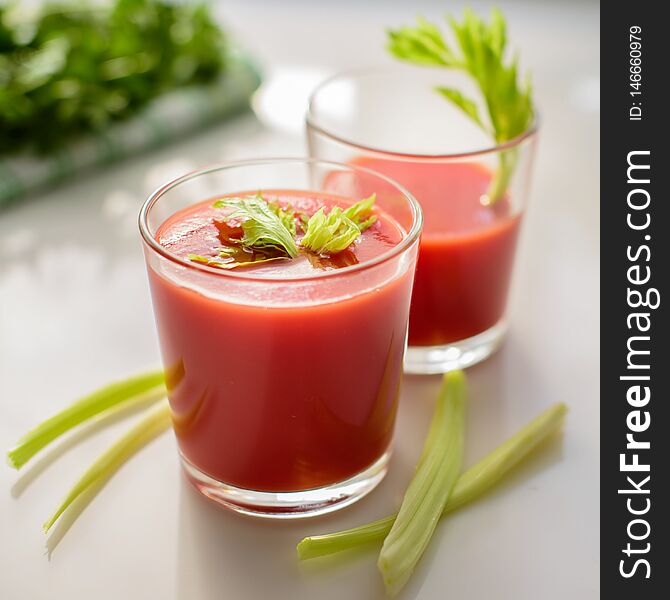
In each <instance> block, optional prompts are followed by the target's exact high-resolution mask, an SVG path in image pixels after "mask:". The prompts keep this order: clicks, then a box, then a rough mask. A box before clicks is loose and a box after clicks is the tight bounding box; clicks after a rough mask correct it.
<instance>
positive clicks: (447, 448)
mask: <svg viewBox="0 0 670 600" xmlns="http://www.w3.org/2000/svg"><path fill="white" fill-rule="evenodd" d="M464 421H465V373H463V371H451V372H449V373H446V374H445V376H444V378H443V383H442V388H441V390H440V395H439V397H438V400H437V405H436V407H435V414H434V415H433V419H432V421H431V425H430V431H429V432H428V437H427V438H426V442H425V445H424V449H423V454H422V456H421V459H420V460H419V464H418V465H417V467H416V472H415V473H414V477H413V478H412V481H411V482H410V484H409V487H408V488H407V491H406V492H405V497H404V498H403V501H402V505H401V506H400V510H399V511H398V516H397V517H396V520H395V522H394V523H393V526H392V527H391V531H390V532H389V534H388V536H386V539H385V540H384V545H383V546H382V550H381V553H380V554H379V561H378V563H377V565H378V566H379V570H380V572H381V574H382V576H383V578H384V584H385V585H386V590H387V591H388V593H389V594H390V595H392V596H395V595H396V594H397V593H398V592H399V591H400V590H401V589H402V587H403V586H404V585H405V583H407V581H408V579H409V578H410V576H411V575H412V573H413V572H414V567H415V566H416V564H417V563H418V562H419V559H420V558H421V556H422V555H423V553H424V551H425V549H426V547H427V546H428V543H429V542H430V538H431V537H432V535H433V532H434V531H435V527H436V525H437V522H438V521H439V519H440V516H441V515H442V510H443V509H444V507H445V505H446V503H447V500H448V499H449V496H450V495H451V491H452V489H453V487H454V485H455V484H456V480H457V479H458V474H459V473H460V471H461V465H462V463H463V437H464V432H463V430H464Z"/></svg>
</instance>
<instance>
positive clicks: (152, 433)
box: [42, 400, 171, 532]
mask: <svg viewBox="0 0 670 600" xmlns="http://www.w3.org/2000/svg"><path fill="white" fill-rule="evenodd" d="M170 424H171V419H170V406H169V404H168V402H167V400H164V401H161V402H160V403H158V404H157V405H155V406H153V407H152V408H151V409H149V410H148V411H146V413H145V415H144V416H143V417H142V418H141V419H140V420H139V421H138V422H137V423H136V424H135V425H134V426H133V427H132V428H131V429H130V430H129V431H128V432H127V433H125V434H124V435H123V436H121V437H120V438H119V439H118V440H117V441H116V442H114V444H112V445H111V446H110V447H109V448H108V449H107V450H106V451H105V452H103V453H102V454H101V455H100V456H99V457H98V459H97V460H96V461H95V462H94V463H93V464H92V465H91V466H90V467H89V468H88V469H87V470H86V472H85V473H84V474H83V475H82V476H81V477H80V478H79V480H78V481H77V482H76V483H75V484H74V486H73V487H72V489H71V490H70V491H69V493H68V494H67V496H66V497H65V499H64V500H63V502H61V504H60V506H59V507H58V508H57V509H56V511H55V512H54V513H53V515H51V517H50V518H49V519H48V520H47V521H46V522H45V523H44V525H43V526H42V528H43V529H44V531H45V532H48V531H49V529H51V526H52V525H53V524H54V523H55V522H56V521H57V520H58V517H60V516H61V515H62V514H63V512H65V510H66V509H67V507H68V506H70V504H72V502H74V501H75V500H76V499H77V498H78V497H79V496H80V495H81V494H82V493H84V492H85V491H86V490H87V489H88V488H89V487H90V486H91V485H94V484H102V483H104V482H105V481H107V480H108V479H109V478H110V477H111V476H112V475H113V474H114V473H115V472H116V471H117V470H118V469H119V467H121V465H123V463H125V462H126V461H127V460H128V459H129V458H130V457H131V456H132V455H133V454H135V452H137V451H138V450H139V449H140V448H142V447H143V446H144V445H145V444H147V443H148V442H149V441H151V440H152V439H153V438H155V437H156V436H157V435H158V434H160V433H162V432H163V431H165V430H166V429H167V428H168V427H169V426H170Z"/></svg>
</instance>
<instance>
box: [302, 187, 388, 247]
mask: <svg viewBox="0 0 670 600" xmlns="http://www.w3.org/2000/svg"><path fill="white" fill-rule="evenodd" d="M375 199H376V196H375V194H373V195H372V196H370V197H369V198H366V199H365V200H361V201H360V202H357V203H356V204H353V205H352V206H350V207H349V208H347V209H345V210H342V209H341V208H340V207H339V206H334V207H332V208H331V209H330V211H329V212H328V214H326V211H325V209H324V208H323V207H322V208H320V209H319V210H317V211H316V212H315V213H314V214H313V215H312V216H311V217H310V219H309V220H308V221H307V224H306V225H305V236H304V237H303V238H302V240H301V241H300V244H301V245H302V246H303V247H304V248H306V249H307V250H311V251H312V252H314V253H316V254H337V253H338V252H342V251H344V250H346V249H347V248H348V247H349V246H351V244H353V243H354V242H355V241H356V240H357V239H358V238H359V237H360V235H361V232H362V231H365V230H366V229H367V228H368V227H370V226H371V225H372V224H373V223H374V222H375V221H376V220H377V216H376V215H374V214H373V213H372V207H373V206H374V203H375Z"/></svg>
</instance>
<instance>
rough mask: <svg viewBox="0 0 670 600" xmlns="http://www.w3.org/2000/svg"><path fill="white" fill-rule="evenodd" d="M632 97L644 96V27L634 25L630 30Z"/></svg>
mask: <svg viewBox="0 0 670 600" xmlns="http://www.w3.org/2000/svg"><path fill="white" fill-rule="evenodd" d="M628 39H629V46H630V49H629V59H630V60H629V62H630V76H629V79H630V82H629V83H630V87H631V91H630V95H631V96H633V97H635V96H639V95H641V94H642V91H641V87H642V27H640V26H639V25H633V26H632V27H631V28H630V30H629V36H628Z"/></svg>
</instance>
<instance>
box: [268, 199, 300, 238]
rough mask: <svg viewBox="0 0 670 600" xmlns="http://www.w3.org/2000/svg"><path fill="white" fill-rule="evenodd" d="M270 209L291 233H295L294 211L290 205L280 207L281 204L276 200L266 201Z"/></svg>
mask: <svg viewBox="0 0 670 600" xmlns="http://www.w3.org/2000/svg"><path fill="white" fill-rule="evenodd" d="M268 206H269V207H270V210H271V211H272V212H273V213H275V214H276V215H277V216H278V217H279V220H280V221H281V222H282V223H283V224H284V227H286V229H288V230H289V231H290V232H291V235H295V232H296V227H295V211H294V210H293V208H291V206H290V205H288V206H286V207H285V208H282V206H281V204H279V203H278V202H268Z"/></svg>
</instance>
